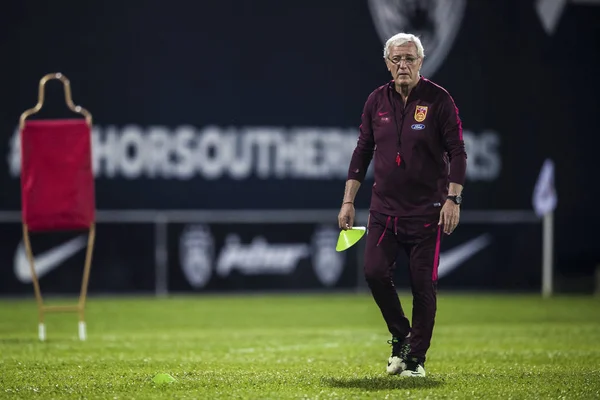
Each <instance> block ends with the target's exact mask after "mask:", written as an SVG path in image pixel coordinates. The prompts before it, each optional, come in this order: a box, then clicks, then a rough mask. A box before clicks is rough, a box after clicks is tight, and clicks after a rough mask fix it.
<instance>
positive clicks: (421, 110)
mask: <svg viewBox="0 0 600 400" xmlns="http://www.w3.org/2000/svg"><path fill="white" fill-rule="evenodd" d="M426 117H427V106H417V108H416V109H415V121H417V122H423V121H425V118H426Z"/></svg>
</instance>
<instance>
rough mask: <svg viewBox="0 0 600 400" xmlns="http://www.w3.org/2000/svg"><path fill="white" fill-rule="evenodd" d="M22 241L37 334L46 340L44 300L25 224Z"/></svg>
mask: <svg viewBox="0 0 600 400" xmlns="http://www.w3.org/2000/svg"><path fill="white" fill-rule="evenodd" d="M23 242H24V243H25V252H26V253H27V259H28V260H29V270H30V272H31V281H32V282H33V288H34V290H35V299H36V301H37V306H38V324H39V325H38V336H39V338H40V340H42V341H43V340H46V326H45V325H44V300H43V298H42V292H41V290H40V283H39V281H38V278H37V274H36V272H35V265H34V258H33V252H32V251H31V242H30V240H29V229H27V225H26V224H23Z"/></svg>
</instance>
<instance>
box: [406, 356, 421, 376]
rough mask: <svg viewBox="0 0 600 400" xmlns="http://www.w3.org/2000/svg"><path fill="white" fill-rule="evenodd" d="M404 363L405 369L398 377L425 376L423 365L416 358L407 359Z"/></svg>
mask: <svg viewBox="0 0 600 400" xmlns="http://www.w3.org/2000/svg"><path fill="white" fill-rule="evenodd" d="M404 362H405V365H406V367H405V368H404V371H402V373H401V374H400V376H416V377H424V376H425V367H424V364H425V363H424V362H423V361H422V360H419V359H418V358H416V357H408V358H406V359H405V361H404Z"/></svg>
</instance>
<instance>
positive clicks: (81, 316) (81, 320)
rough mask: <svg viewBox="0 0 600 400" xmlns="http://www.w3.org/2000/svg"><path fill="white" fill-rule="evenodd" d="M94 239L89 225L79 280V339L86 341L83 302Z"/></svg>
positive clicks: (92, 228)
mask: <svg viewBox="0 0 600 400" xmlns="http://www.w3.org/2000/svg"><path fill="white" fill-rule="evenodd" d="M95 238H96V224H95V223H92V225H90V232H89V235H88V245H87V252H86V254H85V267H84V270H83V278H82V280H81V291H80V293H79V305H78V309H79V339H80V340H85V339H86V336H87V335H86V326H85V301H86V299H87V289H88V282H89V279H90V270H91V268H92V253H93V251H94V242H95Z"/></svg>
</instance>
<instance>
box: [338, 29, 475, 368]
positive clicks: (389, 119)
mask: <svg viewBox="0 0 600 400" xmlns="http://www.w3.org/2000/svg"><path fill="white" fill-rule="evenodd" d="M423 58H424V50H423V45H422V44H421V41H420V40H419V38H418V37H416V36H414V35H412V34H406V33H399V34H397V35H395V36H393V37H391V38H390V39H389V40H388V41H387V42H386V44H385V47H384V59H385V65H386V67H387V69H388V71H390V73H391V75H392V78H393V80H392V81H390V82H389V83H386V84H385V85H382V86H380V87H378V88H377V89H375V90H374V91H373V92H372V93H371V94H370V95H369V96H368V98H367V101H366V103H365V105H364V109H363V114H362V123H361V125H360V134H359V137H358V143H357V145H356V148H355V150H354V152H353V154H352V160H351V161H350V167H349V170H348V180H347V182H346V188H345V193H344V199H343V204H342V207H341V210H340V213H339V216H338V220H339V225H340V228H341V229H349V228H351V227H352V225H353V223H354V217H355V210H354V198H355V196H356V193H357V191H358V189H359V187H360V184H361V182H362V181H363V179H364V177H365V173H366V171H367V169H368V167H369V165H370V163H371V160H372V159H373V157H374V159H375V161H374V175H375V183H374V184H373V188H372V196H371V207H370V213H369V222H368V231H367V232H368V233H367V237H366V248H365V264H364V269H365V279H366V281H367V283H368V285H369V287H370V289H371V293H372V295H373V298H374V300H375V302H376V303H377V305H378V306H379V309H380V310H381V313H382V315H383V318H384V320H385V322H386V324H387V328H388V330H389V332H390V333H391V335H392V340H391V341H389V343H391V344H392V355H391V356H390V357H389V359H388V366H387V372H388V373H389V374H400V375H401V376H425V368H424V365H425V359H426V353H427V350H428V349H429V347H430V343H431V337H432V334H433V326H434V321H435V313H436V301H437V300H436V292H437V278H438V277H437V268H438V264H439V254H440V241H441V239H442V236H443V235H442V233H444V234H448V235H449V234H451V233H452V232H453V231H454V229H455V228H456V226H457V225H458V221H459V215H460V204H461V200H462V197H461V193H462V189H463V185H464V181H465V170H466V159H467V155H466V153H465V148H464V142H463V138H462V126H461V121H460V118H459V115H458V109H457V107H456V105H455V103H454V100H453V99H452V97H451V96H450V94H449V93H448V92H447V91H446V90H445V89H444V88H442V87H441V86H439V85H437V84H435V83H433V82H431V81H430V80H428V79H425V78H424V77H422V76H421V75H420V69H421V66H422V64H423ZM401 248H402V249H404V251H406V253H407V255H408V257H409V270H410V284H411V289H412V295H413V313H412V329H411V323H410V321H409V320H408V319H407V318H406V316H405V314H404V311H403V310H402V306H401V304H400V300H399V299H398V294H397V292H396V288H395V286H394V282H393V271H394V268H395V266H396V258H397V256H398V252H399V250H400V249H401Z"/></svg>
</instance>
